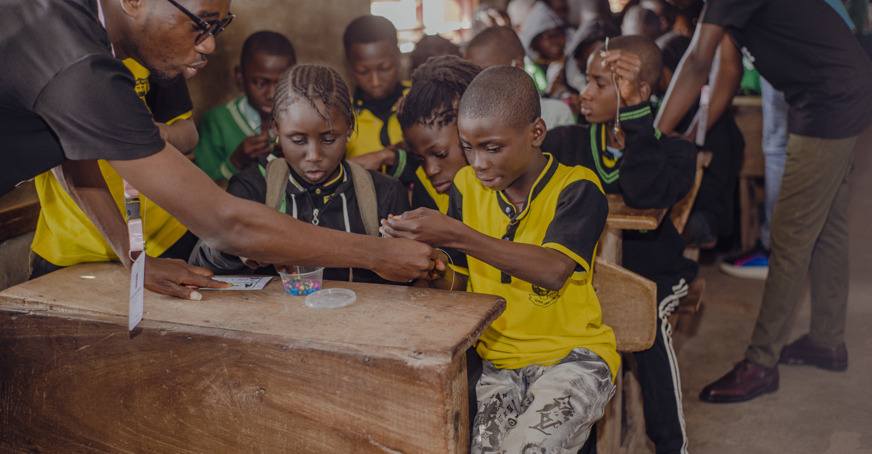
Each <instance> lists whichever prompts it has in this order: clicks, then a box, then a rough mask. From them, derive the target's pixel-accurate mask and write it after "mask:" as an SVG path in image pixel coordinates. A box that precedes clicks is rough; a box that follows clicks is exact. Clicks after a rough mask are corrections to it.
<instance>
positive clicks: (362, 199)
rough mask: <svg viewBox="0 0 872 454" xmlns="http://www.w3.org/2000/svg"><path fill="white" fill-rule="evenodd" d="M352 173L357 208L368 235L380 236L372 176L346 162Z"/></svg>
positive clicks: (359, 167)
mask: <svg viewBox="0 0 872 454" xmlns="http://www.w3.org/2000/svg"><path fill="white" fill-rule="evenodd" d="M345 162H346V163H347V164H348V169H349V170H350V171H351V180H352V182H353V183H354V194H355V196H356V197H357V208H358V209H359V210H360V217H361V218H362V219H363V226H364V227H365V228H366V234H367V235H372V236H378V235H379V233H378V199H376V196H375V184H374V183H373V181H372V175H370V174H369V171H368V170H366V169H364V168H363V167H361V166H359V165H357V164H355V163H353V162H350V161H345Z"/></svg>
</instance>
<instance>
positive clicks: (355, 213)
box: [190, 65, 409, 283]
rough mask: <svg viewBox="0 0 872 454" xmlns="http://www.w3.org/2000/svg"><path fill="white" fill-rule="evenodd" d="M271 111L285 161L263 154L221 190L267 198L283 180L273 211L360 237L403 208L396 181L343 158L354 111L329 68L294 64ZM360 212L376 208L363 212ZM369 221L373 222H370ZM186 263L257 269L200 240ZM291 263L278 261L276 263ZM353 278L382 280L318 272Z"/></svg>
mask: <svg viewBox="0 0 872 454" xmlns="http://www.w3.org/2000/svg"><path fill="white" fill-rule="evenodd" d="M272 111H273V116H274V119H275V129H276V131H277V132H278V135H279V144H280V146H281V150H282V152H283V153H284V160H282V159H281V158H276V157H275V156H272V155H271V156H269V157H268V158H265V159H262V160H261V161H260V162H259V163H258V165H255V166H250V167H249V168H247V169H245V170H243V171H242V172H240V173H238V174H236V175H234V176H233V178H231V179H230V183H229V185H228V187H227V192H229V193H231V194H233V195H236V196H238V197H242V198H245V199H249V200H254V201H256V202H260V203H266V202H267V198H268V194H269V191H270V189H271V187H270V184H271V182H273V181H274V182H275V183H274V184H280V185H281V187H280V188H278V189H282V188H284V190H281V191H280V197H276V202H278V203H280V205H279V206H277V207H276V208H277V209H278V210H279V211H282V212H285V213H287V214H289V215H291V216H293V217H295V218H297V219H300V220H302V221H307V222H311V223H312V224H315V225H320V226H323V227H327V228H332V229H337V230H344V231H346V232H353V233H363V234H366V233H368V232H371V234H375V235H377V234H378V219H381V218H385V217H387V216H388V215H390V214H394V213H402V212H404V211H406V210H408V209H409V199H408V192H407V191H406V188H405V187H404V186H403V185H402V184H401V183H400V182H399V181H398V180H396V179H395V178H392V177H389V176H387V175H384V174H381V173H378V172H374V171H367V170H364V169H362V168H360V167H357V168H352V165H350V164H349V163H348V162H346V161H345V160H344V159H343V157H344V156H345V144H346V143H347V142H348V138H349V136H350V135H351V131H352V130H353V129H354V113H353V112H352V111H351V97H350V96H349V93H348V87H347V86H346V85H345V82H344V81H343V80H342V76H340V75H339V73H338V72H336V70H335V69H333V68H330V67H328V66H323V65H299V66H296V67H294V68H293V69H292V70H290V71H288V72H285V73H284V74H283V75H282V76H281V78H280V79H279V81H278V84H277V85H276V96H275V105H274V107H273V109H272ZM272 166H278V169H280V170H281V171H283V174H282V176H281V177H280V178H278V179H271V177H270V176H269V175H272V172H273V169H272ZM288 167H289V168H288ZM367 187H369V192H370V193H371V192H372V191H373V190H374V192H375V194H371V197H370V198H369V199H370V200H368V201H366V200H365V199H366V198H367V197H366V196H365V195H362V194H364V193H366V192H367V190H366V189H367ZM358 188H363V189H364V190H362V191H358ZM373 199H374V200H373ZM376 204H377V205H376ZM374 205H375V206H374ZM366 209H372V210H377V212H375V213H369V214H367V213H365V212H364V210H366ZM367 219H372V224H371V226H369V227H367V225H366V221H367ZM276 241H281V238H276ZM190 262H191V264H196V265H198V266H202V267H204V268H208V269H211V270H213V271H215V272H216V273H220V274H230V273H241V272H246V271H247V270H246V267H247V266H249V267H251V268H262V266H261V264H259V263H256V262H253V261H250V260H247V259H245V258H241V257H237V256H233V255H230V254H226V253H223V252H221V251H217V250H215V249H212V248H210V247H208V246H206V244H205V243H203V242H202V241H200V242H198V243H197V246H196V248H195V249H194V252H193V253H192V254H191V259H190ZM290 265H293V264H276V268H280V267H281V266H290ZM258 271H259V272H260V273H270V271H269V270H263V269H260V270H258ZM352 278H353V280H354V281H357V282H377V283H387V282H388V281H386V280H384V279H382V278H381V277H379V276H378V275H377V274H375V273H374V272H372V271H369V270H364V269H353V270H351V269H347V268H327V269H325V270H324V279H330V280H352Z"/></svg>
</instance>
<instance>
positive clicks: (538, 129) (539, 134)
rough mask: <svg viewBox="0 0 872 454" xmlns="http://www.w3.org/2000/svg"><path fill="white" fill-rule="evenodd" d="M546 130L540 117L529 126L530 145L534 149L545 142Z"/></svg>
mask: <svg viewBox="0 0 872 454" xmlns="http://www.w3.org/2000/svg"><path fill="white" fill-rule="evenodd" d="M547 130H548V128H547V127H546V126H545V120H543V119H542V117H538V118H536V121H534V122H533V124H532V125H531V126H530V143H531V145H533V146H534V147H536V148H539V147H541V146H542V142H543V141H545V134H546V132H547Z"/></svg>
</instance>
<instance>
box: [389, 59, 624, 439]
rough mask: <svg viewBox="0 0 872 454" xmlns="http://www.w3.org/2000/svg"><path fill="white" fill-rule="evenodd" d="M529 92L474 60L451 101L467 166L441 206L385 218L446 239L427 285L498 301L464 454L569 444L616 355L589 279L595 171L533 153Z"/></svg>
mask: <svg viewBox="0 0 872 454" xmlns="http://www.w3.org/2000/svg"><path fill="white" fill-rule="evenodd" d="M538 97H539V95H538V93H537V90H536V86H535V84H534V82H533V79H532V78H530V76H529V75H528V74H527V73H526V72H524V70H523V69H520V68H515V67H509V66H499V67H493V68H490V69H487V70H484V71H482V72H481V74H479V75H478V76H477V77H476V78H475V79H474V80H473V81H472V83H471V84H470V85H469V87H468V88H467V89H466V92H465V93H464V94H463V97H462V98H461V100H460V105H459V107H458V118H457V128H458V131H459V136H460V143H461V146H462V147H463V150H464V153H465V155H466V158H467V160H468V161H469V163H470V165H469V166H467V167H464V168H462V169H460V171H459V172H458V173H457V175H456V176H455V178H454V186H453V187H452V188H451V190H450V191H451V192H450V201H449V207H448V216H446V215H443V214H441V213H439V212H438V211H435V210H430V209H427V208H418V209H416V210H414V211H411V212H408V213H404V214H402V215H400V216H391V217H388V219H386V220H383V221H382V231H383V233H385V234H386V235H388V236H394V237H407V238H414V239H416V240H419V241H423V242H425V243H428V244H430V245H433V246H439V247H446V248H451V251H454V252H452V255H451V258H452V259H453V262H454V265H453V266H452V267H450V268H448V269H446V270H444V272H445V274H444V276H442V277H441V278H439V279H437V280H436V281H435V282H436V284H435V285H436V286H439V287H449V286H450V287H452V288H454V289H467V290H469V291H474V292H481V293H490V294H495V295H499V296H502V297H504V298H505V299H506V301H507V306H506V310H505V312H503V314H502V315H500V317H499V318H498V319H497V320H496V321H495V322H494V323H493V324H491V326H490V327H489V328H488V329H487V330H486V331H485V333H484V334H483V335H482V336H481V338H479V340H478V341H477V347H476V348H477V351H478V353H479V355H480V356H481V357H482V359H484V360H485V361H484V366H483V372H482V377H481V379H480V380H479V382H478V385H477V386H476V393H477V396H478V414H477V415H476V417H475V422H474V427H473V437H472V449H471V452H473V453H480V452H512V453H516V452H517V453H519V452H533V451H536V452H575V451H577V450H578V449H579V448H580V447H581V446H582V444H583V443H584V441H585V439H587V436H588V434H589V433H590V428H591V426H592V424H593V423H594V422H596V421H597V420H598V419H599V418H600V417H601V416H602V414H603V409H604V407H605V405H606V403H607V402H608V400H609V399H610V398H611V396H612V395H613V394H614V392H615V386H614V384H613V380H614V374H615V373H616V372H617V370H618V366H619V363H620V357H619V356H618V354H617V351H616V350H615V336H614V333H613V332H612V329H611V328H610V327H608V326H606V325H603V324H602V323H601V319H602V312H601V309H600V305H599V301H598V300H597V296H596V293H594V290H593V286H592V285H591V279H592V277H593V273H592V265H593V260H594V251H595V250H596V244H597V239H598V238H599V236H600V234H601V233H602V229H603V226H604V225H605V221H606V216H607V214H608V202H607V200H606V197H605V194H603V192H602V188H601V187H600V185H599V181H598V179H597V177H596V175H595V174H594V173H593V172H592V171H590V170H588V169H586V168H583V167H566V166H563V165H561V164H559V163H557V161H555V160H554V158H553V157H551V156H550V155H548V154H544V153H542V152H541V151H540V149H539V147H540V145H541V144H542V139H543V138H544V137H545V131H546V128H545V123H544V122H543V121H542V118H541V117H540V109H539V103H538V102H537V101H538ZM437 268H439V269H441V268H442V267H441V266H438V267H437Z"/></svg>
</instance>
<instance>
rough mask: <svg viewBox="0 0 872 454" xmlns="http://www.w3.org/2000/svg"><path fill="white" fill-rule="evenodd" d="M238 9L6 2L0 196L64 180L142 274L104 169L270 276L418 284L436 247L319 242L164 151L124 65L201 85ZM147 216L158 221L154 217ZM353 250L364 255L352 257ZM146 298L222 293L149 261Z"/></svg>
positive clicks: (183, 0) (322, 232) (152, 1)
mask: <svg viewBox="0 0 872 454" xmlns="http://www.w3.org/2000/svg"><path fill="white" fill-rule="evenodd" d="M229 7H230V1H229V0H0V48H2V49H4V50H3V52H2V53H0V65H2V67H3V68H4V70H3V71H2V72H0V159H2V161H3V162H2V165H0V195H2V194H5V193H6V192H8V191H10V190H11V189H12V188H13V187H14V186H15V185H17V184H18V183H19V182H21V181H23V180H26V179H29V178H31V177H33V176H35V175H37V174H39V173H42V172H44V171H46V170H49V169H52V168H54V171H55V174H56V176H57V177H58V179H59V180H60V181H61V182H62V183H63V184H64V185H65V187H66V189H67V191H68V192H69V193H70V195H71V196H72V198H73V200H75V201H76V203H77V204H78V205H79V206H80V207H81V208H82V210H83V211H84V212H85V213H86V214H87V215H88V217H89V218H90V219H91V220H92V221H93V222H94V224H95V225H96V226H97V228H98V229H99V230H100V231H101V233H102V234H103V235H104V236H105V237H106V238H107V240H108V241H109V243H110V244H111V245H112V247H113V250H115V252H116V254H117V255H118V256H119V257H122V260H123V261H124V263H125V265H127V266H128V267H129V266H130V264H131V261H130V258H129V254H128V251H129V249H128V248H129V245H128V243H127V228H126V225H125V223H124V220H123V219H122V217H121V215H120V213H119V211H118V209H117V207H116V205H115V204H114V202H113V201H112V196H111V194H110V193H109V190H108V188H107V187H106V184H105V181H104V180H103V179H102V178H101V177H100V173H99V170H98V166H97V163H96V160H97V159H106V160H107V161H109V164H110V165H111V166H112V167H113V168H114V169H115V170H116V171H117V172H118V173H119V174H120V175H121V176H122V177H124V178H125V180H127V181H128V182H129V183H130V184H132V185H133V186H134V187H136V188H137V189H139V190H140V191H141V192H142V193H143V194H145V195H146V196H148V197H149V198H150V199H151V200H153V201H154V202H156V203H157V204H158V205H160V206H161V207H163V208H164V209H166V210H167V211H168V212H170V213H171V214H172V215H173V216H174V217H175V218H176V219H178V220H179V221H180V222H182V224H184V225H185V226H187V227H188V228H189V229H190V230H191V231H193V232H194V233H195V234H197V235H198V236H199V237H200V238H202V239H203V240H204V241H206V242H207V244H210V246H212V247H214V248H216V249H219V250H223V251H226V252H228V253H232V254H236V255H242V256H246V257H251V258H252V259H256V260H257V261H259V262H261V263H295V264H300V265H306V264H312V265H322V266H328V267H349V266H352V267H358V268H368V269H372V270H374V271H376V272H378V273H379V274H381V275H382V276H384V277H386V278H388V279H393V280H398V281H407V280H409V279H412V278H416V277H419V276H420V275H422V272H424V271H426V270H427V268H430V267H431V266H432V265H431V260H430V257H431V256H432V254H433V250H432V248H430V247H429V246H426V245H423V244H420V243H416V242H413V241H406V240H394V239H391V240H388V239H380V238H374V237H364V236H360V235H351V234H346V233H341V232H337V231H333V230H328V229H319V228H317V227H315V226H312V225H309V224H305V223H302V222H299V221H296V220H294V219H291V218H290V217H288V216H282V215H281V214H280V213H278V212H275V211H274V210H270V209H268V208H267V207H265V206H264V205H261V204H256V203H251V202H247V201H244V200H242V199H238V198H236V197H233V196H230V195H228V194H227V193H225V192H224V191H222V190H221V189H220V188H218V187H217V186H216V185H215V184H214V183H213V182H212V180H211V179H209V177H207V176H206V175H205V174H204V173H202V172H201V171H200V170H199V169H197V168H196V167H195V166H194V165H193V163H191V162H190V161H189V160H188V159H187V158H185V157H184V156H183V155H182V154H181V153H179V152H178V150H176V149H175V148H174V147H173V146H172V145H171V144H169V143H166V142H165V141H164V139H162V138H161V136H160V133H159V130H158V128H157V127H156V126H155V124H154V122H153V120H152V118H151V115H150V114H149V112H148V110H147V109H146V108H145V106H144V104H143V103H142V101H141V100H140V99H139V98H138V97H137V95H136V92H135V90H134V81H133V78H132V76H131V74H130V72H129V71H128V70H127V69H126V68H125V66H124V64H123V63H122V62H121V60H122V59H124V58H133V59H135V60H136V61H138V62H140V63H142V64H143V65H144V66H145V67H146V68H148V69H149V70H150V71H151V72H152V74H154V75H155V76H157V77H162V78H168V79H169V78H174V77H178V76H180V75H181V76H185V77H192V76H193V75H195V74H196V73H197V71H199V69H201V68H202V67H203V65H205V64H206V61H207V57H206V56H207V55H208V54H210V53H212V52H213V51H214V50H215V37H216V36H217V35H218V34H220V33H221V31H222V30H224V28H225V27H226V26H227V25H228V24H229V23H230V21H231V20H232V19H233V17H234V16H233V14H232V13H230V12H229ZM146 215H147V213H146ZM348 251H353V252H354V253H351V254H349V253H348ZM146 263H147V266H146V274H147V276H146V278H147V280H146V288H149V289H151V290H154V291H158V292H160V293H167V294H172V295H176V296H181V297H186V298H194V299H199V293H197V292H196V291H193V290H191V289H190V288H189V286H194V287H196V286H209V285H214V281H211V280H210V279H208V277H207V276H209V273H207V272H205V271H203V270H200V269H197V268H192V267H188V266H187V265H185V264H183V263H181V262H171V261H164V260H159V259H151V258H149V259H148V260H147V262H146Z"/></svg>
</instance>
